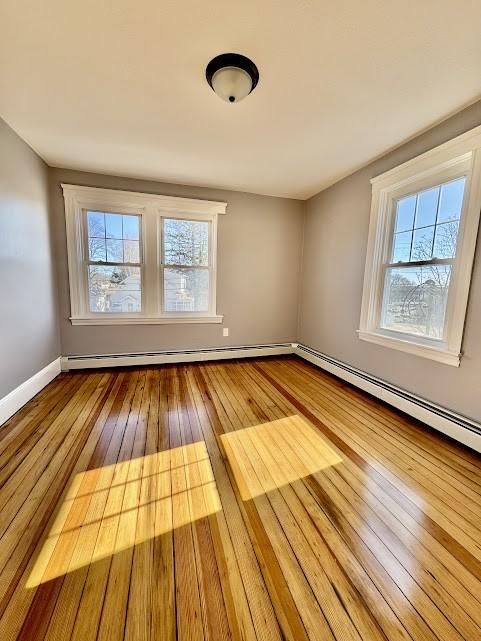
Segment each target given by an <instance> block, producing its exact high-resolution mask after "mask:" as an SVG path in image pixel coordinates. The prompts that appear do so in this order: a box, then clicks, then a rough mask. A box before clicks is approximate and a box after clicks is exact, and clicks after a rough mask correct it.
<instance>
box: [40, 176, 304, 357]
mask: <svg viewBox="0 0 481 641" xmlns="http://www.w3.org/2000/svg"><path fill="white" fill-rule="evenodd" d="M49 173H50V197H51V206H52V213H53V218H54V230H55V246H56V252H55V253H56V256H57V260H58V283H59V296H60V308H59V309H60V334H61V346H62V354H63V355H65V356H66V355H69V356H70V355H88V354H109V353H122V352H141V351H150V350H161V349H186V348H202V347H219V346H228V345H253V344H257V343H273V342H284V341H293V340H295V339H296V333H297V309H298V290H299V266H300V253H301V246H302V225H303V203H302V202H300V201H297V200H287V199H283V198H272V197H268V196H256V195H252V194H245V193H240V192H233V191H223V190H216V189H205V188H201V187H187V186H183V185H172V184H164V183H157V182H149V181H144V180H136V179H127V178H118V177H112V176H102V175H98V174H90V173H82V172H78V171H70V170H64V169H51V170H50V172H49ZM62 182H63V183H71V184H75V185H88V186H93V187H106V188H112V189H125V190H130V191H143V192H149V193H156V194H165V195H172V196H184V197H189V198H201V199H207V200H220V201H225V202H227V203H228V207H227V214H226V215H225V216H220V217H219V227H218V269H217V279H218V283H217V310H218V313H220V314H224V316H225V318H224V326H225V327H228V328H229V330H230V335H229V337H228V338H223V336H222V325H203V324H199V325H140V326H128V325H123V326H114V327H112V326H111V327H102V326H93V327H92V326H90V327H88V326H75V327H73V326H72V325H71V323H70V321H69V320H68V318H69V316H70V300H69V284H68V271H67V251H66V238H65V215H64V202H63V196H62V190H61V187H60V183H62Z"/></svg>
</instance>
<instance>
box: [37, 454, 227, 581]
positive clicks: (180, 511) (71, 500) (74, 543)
mask: <svg viewBox="0 0 481 641" xmlns="http://www.w3.org/2000/svg"><path fill="white" fill-rule="evenodd" d="M220 509H221V504H220V499H219V495H218V492H217V486H216V483H215V479H214V474H213V472H212V466H211V463H210V459H209V455H208V453H207V449H206V446H205V443H204V441H200V442H197V443H191V444H189V445H184V446H182V447H177V448H175V449H171V450H167V451H164V452H157V453H155V454H151V455H147V456H143V457H140V458H136V459H132V460H128V461H124V462H121V463H117V464H115V465H110V466H106V467H102V468H97V469H94V470H88V471H86V472H82V473H81V474H77V475H76V476H75V478H74V479H73V481H72V483H71V485H70V487H69V489H68V492H67V495H66V497H65V500H64V502H63V504H62V505H61V507H60V510H59V513H58V514H57V517H56V520H55V523H54V524H53V526H52V529H51V530H50V532H49V535H48V537H47V540H46V541H45V542H44V544H43V546H42V549H41V551H40V554H39V556H38V558H37V560H36V563H35V566H34V568H33V570H32V572H31V574H30V576H29V578H28V581H27V587H28V588H32V587H35V586H37V585H39V584H40V583H44V582H46V581H50V580H51V579H54V578H56V577H59V576H62V575H63V574H66V573H68V572H73V571H74V570H77V569H78V568H81V567H83V566H86V565H89V564H90V563H94V562H95V561H98V560H100V559H103V558H106V557H108V556H111V555H113V554H116V553H118V552H121V551H122V550H126V549H128V548H130V547H132V546H134V545H138V544H140V543H143V542H145V541H147V540H149V539H152V538H154V537H156V536H159V535H161V534H165V533H166V532H169V531H171V530H173V529H175V528H179V527H182V526H183V525H187V524H189V523H193V522H194V521H196V520H198V519H201V518H203V517H206V516H208V515H210V514H214V513H215V512H218V511H219V510H220Z"/></svg>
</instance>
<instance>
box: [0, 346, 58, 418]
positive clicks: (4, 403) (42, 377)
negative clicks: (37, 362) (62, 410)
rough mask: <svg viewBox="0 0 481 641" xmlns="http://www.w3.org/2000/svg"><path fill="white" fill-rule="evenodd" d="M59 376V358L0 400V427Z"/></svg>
mask: <svg viewBox="0 0 481 641" xmlns="http://www.w3.org/2000/svg"><path fill="white" fill-rule="evenodd" d="M58 374H60V357H59V358H56V359H55V360H54V361H52V362H51V363H49V364H48V365H47V366H46V367H44V368H43V369H41V370H40V371H39V372H37V373H36V374H34V375H33V376H31V377H30V378H29V379H28V380H26V381H25V382H24V383H22V384H21V385H19V386H18V387H16V388H15V389H14V390H12V391H11V392H10V393H9V394H7V395H6V396H4V397H3V398H1V399H0V426H1V425H3V423H5V421H7V420H8V419H9V418H10V417H11V416H13V415H14V414H15V412H18V410H19V409H20V408H21V407H22V406H23V405H25V403H27V402H28V401H29V400H30V399H31V398H33V397H34V396H35V394H38V393H39V392H40V390H41V389H43V388H44V387H45V386H46V385H48V384H49V383H50V381H53V379H54V378H55V377H56V376H58Z"/></svg>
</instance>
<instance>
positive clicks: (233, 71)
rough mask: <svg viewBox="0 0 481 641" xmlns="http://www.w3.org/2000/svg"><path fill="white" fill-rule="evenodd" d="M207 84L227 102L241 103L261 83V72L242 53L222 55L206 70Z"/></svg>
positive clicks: (212, 61) (211, 62)
mask: <svg viewBox="0 0 481 641" xmlns="http://www.w3.org/2000/svg"><path fill="white" fill-rule="evenodd" d="M205 77H206V79H207V82H208V83H209V85H210V86H211V87H212V89H213V90H214V91H215V93H216V94H217V95H218V96H219V98H222V100H225V101H226V102H240V101H241V100H243V99H244V98H245V97H246V96H248V95H249V94H250V93H251V91H253V90H254V89H255V87H256V85H257V83H258V82H259V71H258V69H257V67H256V66H255V64H254V63H253V62H252V60H249V58H246V57H245V56H242V55H241V54H240V53H222V54H221V55H220V56H216V57H215V58H213V59H212V60H211V61H210V62H209V64H208V65H207V68H206V70H205Z"/></svg>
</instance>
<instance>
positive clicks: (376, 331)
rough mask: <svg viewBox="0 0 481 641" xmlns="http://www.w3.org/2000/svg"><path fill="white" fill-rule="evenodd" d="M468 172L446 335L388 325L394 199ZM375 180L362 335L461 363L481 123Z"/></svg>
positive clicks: (480, 169) (480, 190)
mask: <svg viewBox="0 0 481 641" xmlns="http://www.w3.org/2000/svg"><path fill="white" fill-rule="evenodd" d="M462 175H464V176H466V187H465V197H464V202H463V211H462V214H461V222H460V227H459V235H458V245H457V252H456V259H455V262H454V266H453V272H452V277H451V285H450V288H449V295H448V302H447V308H446V321H445V339H444V340H442V341H440V340H437V339H430V338H425V337H416V336H412V335H409V334H405V333H402V332H396V331H390V330H386V329H382V328H381V327H380V319H381V305H382V296H383V287H384V283H383V265H384V264H386V263H387V262H389V261H388V255H389V254H388V252H389V250H390V247H391V242H392V235H393V225H394V201H395V200H396V199H398V198H400V197H401V196H403V195H406V194H408V193H412V192H416V191H420V190H422V189H424V188H428V187H430V186H433V185H434V184H439V183H440V182H443V181H445V180H449V179H452V178H455V177H458V176H462ZM371 184H372V201H371V219H370V225H369V237H368V246H367V255H366V268H365V273H364V287H363V295H362V307H361V320H360V326H359V331H358V335H359V338H360V339H362V340H364V341H368V342H370V343H376V344H378V345H382V346H384V347H390V348H393V349H397V350H401V351H403V352H407V353H409V354H413V355H416V356H421V357H425V358H430V359H432V360H436V361H439V362H441V363H445V364H448V365H453V366H455V367H458V366H459V363H460V359H461V356H462V354H461V346H462V340H463V331H464V321H465V316H466V309H467V304H468V296H469V287H470V282H471V272H472V267H473V261H474V254H475V250H476V238H477V232H478V226H479V218H480V209H481V126H480V127H476V128H475V129H472V130H470V131H468V132H466V133H464V134H462V135H461V136H458V137H456V138H453V139H452V140H449V141H448V142H446V143H444V144H442V145H440V146H439V147H435V148H434V149H431V150H430V151H427V152H426V153H424V154H422V155H421V156H418V157H417V158H413V159H412V160H409V161H407V162H405V163H403V164H402V165H400V166H399V167H395V168H394V169H391V170H390V171H387V172H385V173H384V174H381V175H379V176H376V177H375V178H373V179H372V180H371Z"/></svg>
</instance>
